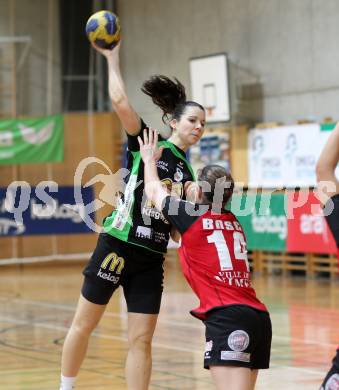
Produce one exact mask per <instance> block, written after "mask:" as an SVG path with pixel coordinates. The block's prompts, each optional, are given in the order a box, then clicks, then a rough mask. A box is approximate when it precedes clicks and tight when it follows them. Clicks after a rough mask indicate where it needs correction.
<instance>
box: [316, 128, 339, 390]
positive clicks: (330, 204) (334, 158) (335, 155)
mask: <svg viewBox="0 0 339 390" xmlns="http://www.w3.org/2000/svg"><path fill="white" fill-rule="evenodd" d="M338 163H339V123H338V124H337V126H336V127H335V129H334V130H333V132H332V134H331V135H330V137H329V139H328V140H327V143H326V145H325V147H324V149H323V151H322V152H321V155H320V157H319V160H318V162H317V182H318V194H319V198H320V200H321V201H322V203H323V205H324V214H325V217H326V220H327V223H328V226H329V228H330V230H331V232H332V234H333V237H334V239H335V242H336V244H337V256H338V259H339V181H338V179H337V177H336V175H335V169H336V167H337V165H338ZM338 335H339V328H338ZM320 390H339V346H338V348H337V353H336V356H335V357H334V358H333V361H332V367H331V368H330V370H329V371H328V373H327V375H326V377H325V379H324V381H323V384H322V386H321V388H320Z"/></svg>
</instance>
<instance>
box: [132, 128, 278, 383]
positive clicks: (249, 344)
mask: <svg viewBox="0 0 339 390" xmlns="http://www.w3.org/2000/svg"><path fill="white" fill-rule="evenodd" d="M138 140H139V144H140V153H141V157H142V159H143V161H144V164H145V191H146V195H147V197H148V198H149V199H150V200H152V201H153V202H154V203H155V205H156V207H157V208H158V210H161V211H162V212H163V214H164V215H165V217H166V218H167V219H168V220H169V221H170V223H171V224H172V226H173V227H175V228H176V229H177V230H178V231H179V232H180V233H181V247H180V249H179V254H180V259H181V265H182V269H183V273H184V275H185V277H186V279H187V281H188V283H189V284H190V286H191V287H192V289H193V291H194V292H195V293H196V295H197V296H198V298H199V299H200V305H199V307H197V308H196V309H194V310H192V311H191V314H192V315H193V316H194V317H197V318H198V319H200V320H202V321H203V322H204V324H205V326H206V348H205V355H204V367H205V368H207V369H210V370H211V375H212V378H213V381H214V383H215V385H216V388H217V389H218V390H226V389H232V390H251V389H253V388H254V386H255V382H256V379H257V375H258V369H264V368H268V367H269V361H270V350H271V339H272V329H271V320H270V316H269V313H268V311H267V308H266V306H265V305H264V304H263V303H262V302H260V301H259V299H258V298H257V297H256V294H255V291H254V289H253V288H252V287H251V280H250V267H249V264H248V260H247V250H246V240H245V236H244V232H243V229H242V227H241V225H240V223H239V222H238V220H237V219H236V217H235V216H234V215H233V214H232V213H231V212H230V211H227V210H225V205H226V204H227V203H228V201H229V199H230V198H231V196H232V192H233V187H234V182H233V179H232V177H231V176H230V175H229V174H228V173H227V172H226V170H225V169H224V168H222V167H220V166H218V165H210V166H206V167H205V168H203V169H202V171H201V173H200V175H199V178H198V179H199V181H198V182H199V185H198V192H197V193H198V203H191V202H188V201H183V200H180V199H179V198H176V197H172V196H170V195H169V194H168V192H167V191H166V189H164V188H163V186H162V184H161V182H160V180H159V177H158V173H157V169H156V159H155V156H156V155H158V154H159V153H158V151H157V134H156V133H155V132H153V130H149V132H147V130H145V131H144V137H143V140H142V139H141V137H139V138H138Z"/></svg>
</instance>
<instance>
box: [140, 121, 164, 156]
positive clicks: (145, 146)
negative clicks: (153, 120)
mask: <svg viewBox="0 0 339 390" xmlns="http://www.w3.org/2000/svg"><path fill="white" fill-rule="evenodd" d="M138 142H139V145H140V154H141V158H142V161H143V162H144V164H147V163H149V162H150V161H155V162H156V161H158V160H159V158H160V157H161V154H162V151H163V149H164V147H163V146H161V147H160V148H158V133H157V131H156V130H154V129H151V128H150V129H149V130H147V129H144V139H143V140H142V139H141V137H140V136H139V137H138Z"/></svg>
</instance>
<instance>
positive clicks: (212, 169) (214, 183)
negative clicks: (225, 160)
mask: <svg viewBox="0 0 339 390" xmlns="http://www.w3.org/2000/svg"><path fill="white" fill-rule="evenodd" d="M198 181H200V182H207V183H208V184H209V185H210V186H211V190H210V191H203V197H204V199H203V201H204V203H207V204H209V205H210V206H212V204H213V203H216V206H219V205H220V204H222V208H223V209H224V207H225V206H226V204H227V203H228V201H229V200H230V198H231V196H232V194H233V190H234V181H233V178H232V176H231V174H230V173H229V172H227V170H226V169H225V168H223V167H221V166H220V165H207V166H206V167H204V168H203V169H202V170H201V172H200V174H199V178H198ZM202 189H203V190H204V188H203V187H202ZM219 212H220V210H219Z"/></svg>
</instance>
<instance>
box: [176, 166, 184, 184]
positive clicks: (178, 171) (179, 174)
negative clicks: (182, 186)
mask: <svg viewBox="0 0 339 390" xmlns="http://www.w3.org/2000/svg"><path fill="white" fill-rule="evenodd" d="M183 178H184V174H183V172H182V170H181V169H180V168H178V167H177V169H176V172H175V174H174V180H175V181H177V182H178V181H182V179H183Z"/></svg>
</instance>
